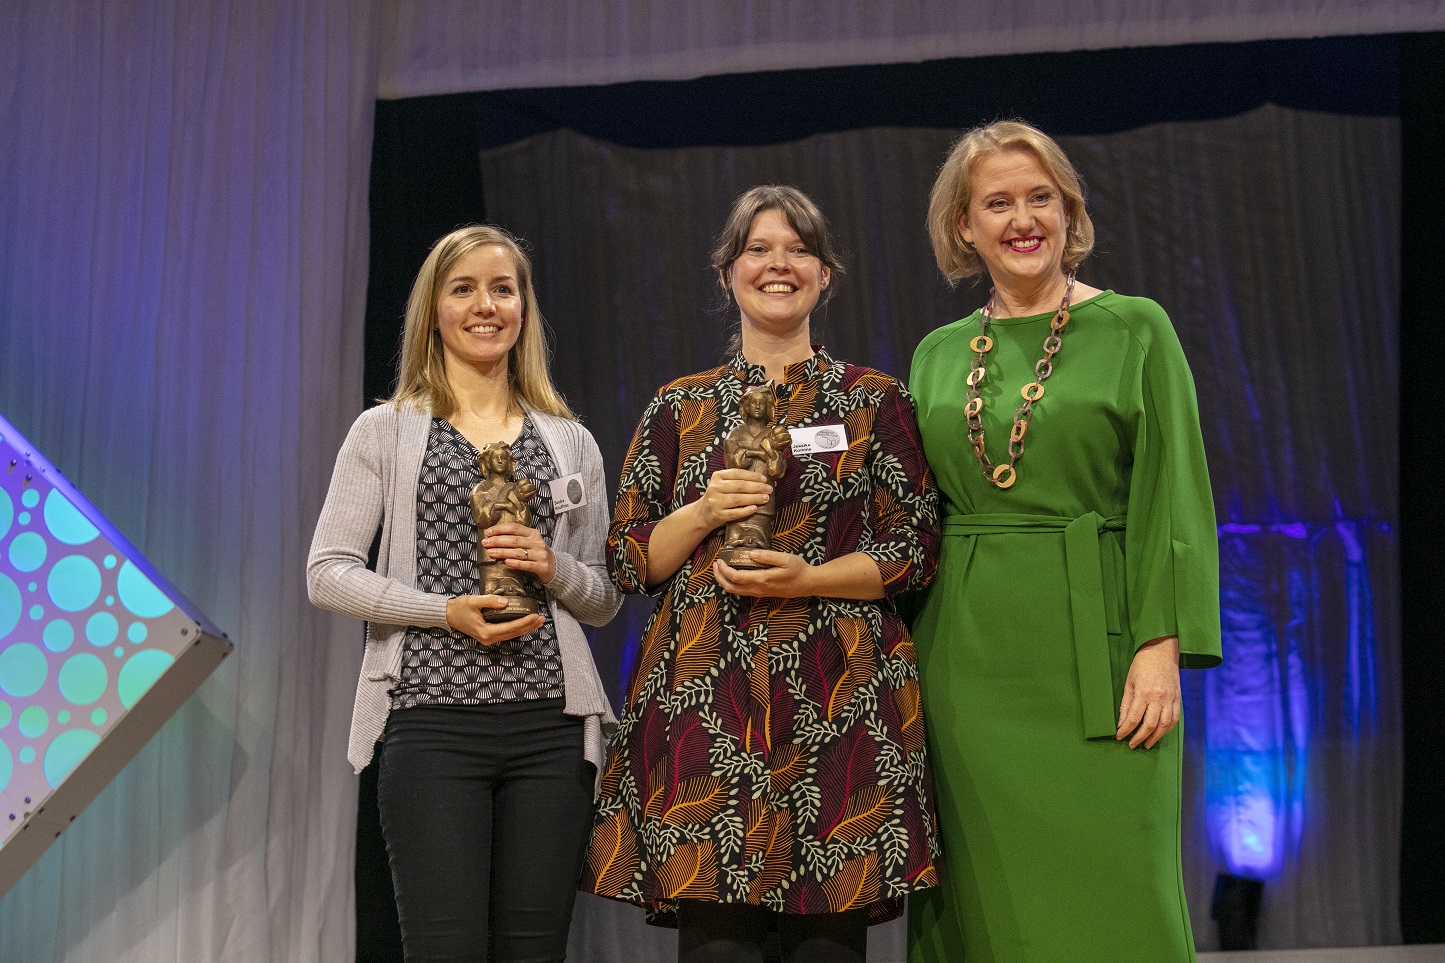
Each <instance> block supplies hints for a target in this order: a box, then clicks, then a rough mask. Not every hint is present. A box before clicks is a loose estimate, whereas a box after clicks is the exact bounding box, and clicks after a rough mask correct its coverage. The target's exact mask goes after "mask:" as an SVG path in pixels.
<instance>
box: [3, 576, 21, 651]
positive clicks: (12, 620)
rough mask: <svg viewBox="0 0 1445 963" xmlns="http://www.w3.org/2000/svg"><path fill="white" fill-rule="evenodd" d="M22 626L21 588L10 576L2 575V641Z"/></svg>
mask: <svg viewBox="0 0 1445 963" xmlns="http://www.w3.org/2000/svg"><path fill="white" fill-rule="evenodd" d="M19 624H20V586H18V585H16V584H15V583H14V581H12V580H11V578H10V576H8V575H5V574H3V573H0V639H3V638H5V636H7V635H9V634H10V633H11V632H13V631H15V626H17V625H19Z"/></svg>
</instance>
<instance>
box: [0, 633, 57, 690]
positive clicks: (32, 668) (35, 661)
mask: <svg viewBox="0 0 1445 963" xmlns="http://www.w3.org/2000/svg"><path fill="white" fill-rule="evenodd" d="M45 675H46V664H45V653H44V652H41V651H40V650H39V649H38V648H36V647H35V646H33V645H31V644H30V643H29V642H17V643H15V644H14V645H12V646H10V648H8V649H5V650H4V651H3V652H0V689H4V690H5V692H6V693H7V694H9V695H12V696H15V697H16V698H17V699H23V698H25V697H26V696H32V695H34V694H35V693H36V692H38V691H40V687H41V686H42V685H44V684H45Z"/></svg>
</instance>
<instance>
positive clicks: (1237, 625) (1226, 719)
mask: <svg viewBox="0 0 1445 963" xmlns="http://www.w3.org/2000/svg"><path fill="white" fill-rule="evenodd" d="M1219 534H1220V544H1219V548H1220V606H1221V617H1222V622H1223V630H1224V664H1223V666H1221V667H1220V668H1218V669H1214V670H1212V671H1210V672H1209V673H1207V674H1206V676H1205V685H1204V698H1205V717H1206V719H1207V720H1208V721H1207V725H1206V732H1205V744H1206V746H1207V750H1208V756H1207V759H1208V762H1207V769H1206V779H1207V783H1206V787H1205V818H1206V822H1207V824H1208V827H1209V834H1210V837H1211V839H1212V841H1213V843H1214V845H1215V846H1216V847H1217V848H1218V849H1219V851H1220V853H1221V854H1222V856H1223V859H1224V863H1225V866H1226V867H1227V869H1228V870H1229V872H1231V873H1233V874H1235V875H1237V876H1247V877H1252V878H1255V879H1266V878H1268V877H1270V876H1272V875H1274V874H1275V873H1276V872H1277V871H1278V870H1279V869H1280V868H1281V866H1282V864H1283V862H1284V859H1285V856H1286V850H1287V849H1290V850H1294V849H1297V847H1298V842H1299V834H1300V829H1301V826H1302V815H1303V805H1304V788H1305V778H1304V777H1305V756H1306V752H1307V749H1308V746H1309V738H1310V728H1309V711H1308V707H1309V699H1308V690H1307V686H1306V674H1305V667H1304V662H1303V660H1302V658H1301V656H1300V647H1299V638H1298V632H1297V629H1298V628H1299V627H1300V626H1301V625H1303V624H1304V622H1305V619H1306V616H1307V613H1308V611H1309V608H1310V599H1311V597H1312V592H1311V586H1310V584H1309V582H1310V576H1309V573H1308V572H1307V571H1306V570H1305V569H1303V568H1300V567H1294V566H1288V567H1281V566H1279V565H1277V564H1275V562H1276V558H1277V556H1278V555H1279V553H1278V552H1276V551H1274V550H1273V549H1274V547H1275V546H1273V545H1271V544H1270V543H1272V542H1273V543H1278V542H1279V541H1280V540H1281V538H1282V539H1288V540H1290V541H1295V542H1304V543H1306V544H1309V543H1310V542H1312V539H1310V538H1309V532H1308V529H1307V526H1305V525H1304V524H1303V523H1292V524H1280V525H1240V524H1225V525H1221V526H1219ZM1286 554H1288V555H1293V554H1294V553H1293V552H1286ZM1309 554H1312V553H1309Z"/></svg>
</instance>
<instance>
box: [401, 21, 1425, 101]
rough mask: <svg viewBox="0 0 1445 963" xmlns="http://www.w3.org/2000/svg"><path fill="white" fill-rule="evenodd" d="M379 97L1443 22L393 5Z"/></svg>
mask: <svg viewBox="0 0 1445 963" xmlns="http://www.w3.org/2000/svg"><path fill="white" fill-rule="evenodd" d="M382 10H383V14H382V32H383V38H384V39H383V45H382V60H381V85H380V95H381V97H382V98H383V99H395V98H400V97H419V96H423V95H428V94H449V93H459V92H462V91H468V90H508V89H515V88H524V87H570V86H580V85H585V84H613V83H625V82H627V81H633V80H686V79H691V78H694V77H702V76H705V75H709V74H729V73H744V72H748V71H755V70H786V69H796V68H801V67H838V66H847V65H857V64H888V63H909V62H914V61H921V60H936V59H941V58H945V57H979V56H987V55H994V54H1017V53H1040V52H1046V51H1054V50H1103V49H1109V48H1117V47H1150V46H1169V45H1173V44H1188V43H1224V42H1234V41H1244V40H1263V39H1277V38H1288V37H1325V36H1343V35H1348V34H1372V33H1407V32H1410V31H1418V30H1440V29H1445V2H1442V0H1046V2H1041V0H1034V2H1028V0H1012V2H1011V0H987V2H978V3H963V2H959V0H911V2H908V3H903V2H891V0H839V2H833V3H798V2H792V3H788V2H781V0H776V2H767V0H531V2H528V3H526V4H524V5H519V4H517V3H516V2H515V0H382Z"/></svg>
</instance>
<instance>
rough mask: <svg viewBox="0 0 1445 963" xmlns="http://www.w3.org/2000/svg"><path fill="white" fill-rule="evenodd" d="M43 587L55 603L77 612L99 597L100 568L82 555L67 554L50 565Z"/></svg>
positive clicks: (66, 609)
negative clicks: (48, 575)
mask: <svg viewBox="0 0 1445 963" xmlns="http://www.w3.org/2000/svg"><path fill="white" fill-rule="evenodd" d="M45 589H46V591H47V592H49V593H50V598H51V600H52V601H53V602H55V604H56V605H58V606H60V607H61V608H62V609H64V610H65V611H67V612H79V611H80V610H81V609H85V608H89V607H90V606H91V605H93V604H95V600H96V599H97V598H99V597H100V569H99V568H98V567H97V566H96V564H95V563H94V562H92V561H91V560H90V559H88V558H86V557H85V556H84V555H67V556H65V557H64V558H62V559H61V560H60V561H58V562H56V563H55V564H54V565H52V566H51V567H50V577H49V578H47V579H46V580H45Z"/></svg>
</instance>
